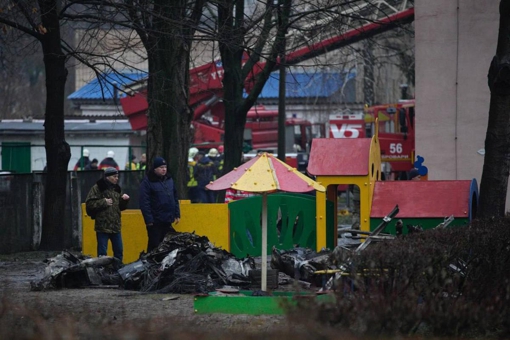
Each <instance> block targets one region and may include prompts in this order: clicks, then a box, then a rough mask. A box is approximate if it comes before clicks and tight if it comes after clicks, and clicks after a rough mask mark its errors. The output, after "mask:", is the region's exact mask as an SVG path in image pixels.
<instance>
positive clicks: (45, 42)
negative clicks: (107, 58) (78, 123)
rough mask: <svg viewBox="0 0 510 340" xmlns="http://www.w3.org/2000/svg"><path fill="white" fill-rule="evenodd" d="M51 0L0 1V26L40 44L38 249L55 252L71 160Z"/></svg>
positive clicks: (56, 17) (63, 77)
mask: <svg viewBox="0 0 510 340" xmlns="http://www.w3.org/2000/svg"><path fill="white" fill-rule="evenodd" d="M59 4H60V2H59V1H55V0H38V1H29V0H27V1H2V2H1V5H0V24H2V25H3V27H4V32H6V34H13V35H18V34H24V35H27V36H30V37H31V38H33V39H35V40H36V41H38V42H39V43H40V44H41V47H42V56H43V60H44V70H45V75H46V104H45V105H46V108H45V123H44V127H45V135H44V138H45V147H46V159H47V161H48V167H47V170H48V171H47V176H46V183H47V184H48V186H51V190H46V191H45V200H44V214H43V230H42V239H41V247H42V248H46V249H58V248H60V247H61V245H62V235H63V233H62V230H63V225H62V223H63V221H64V211H65V210H64V209H63V207H64V206H65V199H66V178H67V164H68V163H69V159H70V158H71V152H70V148H69V144H68V143H67V142H66V140H65V135H64V100H65V97H64V93H65V85H66V79H67V73H68V72H67V69H66V66H65V60H66V56H65V54H64V53H63V51H62V48H61V31H60V19H59V14H58V6H59Z"/></svg>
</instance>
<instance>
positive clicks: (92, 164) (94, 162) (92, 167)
mask: <svg viewBox="0 0 510 340" xmlns="http://www.w3.org/2000/svg"><path fill="white" fill-rule="evenodd" d="M97 163H99V161H98V160H97V158H94V159H93V160H92V162H90V164H89V165H88V166H87V167H86V168H85V170H97Z"/></svg>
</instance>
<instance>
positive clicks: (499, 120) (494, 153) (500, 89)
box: [478, 0, 510, 218]
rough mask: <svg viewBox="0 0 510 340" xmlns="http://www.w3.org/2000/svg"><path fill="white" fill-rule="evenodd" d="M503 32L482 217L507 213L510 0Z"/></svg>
mask: <svg viewBox="0 0 510 340" xmlns="http://www.w3.org/2000/svg"><path fill="white" fill-rule="evenodd" d="M499 15H500V19H499V34H498V45H497V48H496V55H495V56H494V58H493V59H492V62H491V65H490V68H489V74H488V83H489V89H490V91H491V100H490V108H489V124H488V126H487V134H486V136H485V161H484V163H483V172H482V180H481V183H480V205H479V210H478V217H479V218H499V217H503V216H505V203H506V192H507V188H508V176H509V174H510V156H509V155H510V152H509V150H510V133H509V131H510V115H509V114H508V109H509V108H510V1H509V0H501V2H500V4H499Z"/></svg>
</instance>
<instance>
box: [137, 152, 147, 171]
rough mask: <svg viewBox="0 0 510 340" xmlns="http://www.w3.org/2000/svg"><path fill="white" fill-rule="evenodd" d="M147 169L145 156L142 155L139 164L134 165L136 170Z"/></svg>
mask: <svg viewBox="0 0 510 340" xmlns="http://www.w3.org/2000/svg"><path fill="white" fill-rule="evenodd" d="M146 168H147V155H146V154H144V153H142V156H141V157H140V162H138V163H137V164H136V170H145V169H146Z"/></svg>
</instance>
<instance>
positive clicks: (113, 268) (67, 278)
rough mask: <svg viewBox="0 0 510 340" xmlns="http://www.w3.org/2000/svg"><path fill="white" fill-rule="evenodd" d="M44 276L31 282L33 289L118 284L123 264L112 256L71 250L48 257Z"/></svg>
mask: <svg viewBox="0 0 510 340" xmlns="http://www.w3.org/2000/svg"><path fill="white" fill-rule="evenodd" d="M44 262H45V263H47V266H46V268H45V270H44V277H43V278H42V279H41V280H38V281H32V282H31V283H30V288H31V290H34V291H40V290H48V289H61V288H80V287H84V286H94V285H117V284H118V283H119V279H120V275H119V274H118V272H117V271H118V270H119V269H120V268H121V266H122V264H121V263H120V261H119V260H118V259H116V258H114V257H111V256H104V257H89V256H83V255H74V254H72V253H71V252H69V251H63V252H62V253H61V254H59V255H57V256H55V257H52V258H49V259H46V260H45V261H44Z"/></svg>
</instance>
